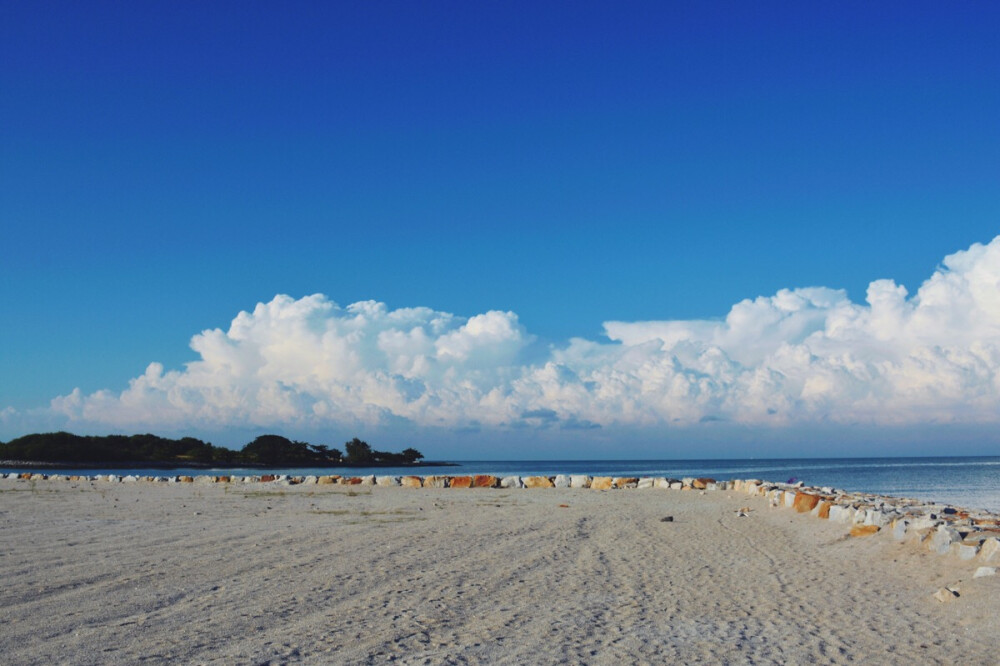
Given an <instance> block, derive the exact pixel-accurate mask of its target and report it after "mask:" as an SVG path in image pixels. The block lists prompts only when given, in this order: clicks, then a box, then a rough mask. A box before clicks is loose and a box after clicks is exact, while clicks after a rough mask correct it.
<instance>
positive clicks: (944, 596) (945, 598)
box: [934, 587, 958, 604]
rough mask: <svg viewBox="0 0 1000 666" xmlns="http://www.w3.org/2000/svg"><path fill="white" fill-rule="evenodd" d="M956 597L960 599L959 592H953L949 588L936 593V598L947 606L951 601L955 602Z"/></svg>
mask: <svg viewBox="0 0 1000 666" xmlns="http://www.w3.org/2000/svg"><path fill="white" fill-rule="evenodd" d="M956 597H958V590H953V589H950V588H947V587H942V588H941V589H940V590H938V591H937V592H935V593H934V598H935V599H937V600H938V601H940V602H941V603H943V604H946V603H948V602H949V601H954V600H955V598H956Z"/></svg>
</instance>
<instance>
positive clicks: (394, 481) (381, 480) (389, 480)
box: [375, 476, 399, 486]
mask: <svg viewBox="0 0 1000 666" xmlns="http://www.w3.org/2000/svg"><path fill="white" fill-rule="evenodd" d="M375 485H376V486H398V485H399V477H398V476H376V477H375Z"/></svg>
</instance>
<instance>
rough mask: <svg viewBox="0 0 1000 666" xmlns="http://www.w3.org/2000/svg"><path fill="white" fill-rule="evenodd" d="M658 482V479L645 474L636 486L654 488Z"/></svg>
mask: <svg viewBox="0 0 1000 666" xmlns="http://www.w3.org/2000/svg"><path fill="white" fill-rule="evenodd" d="M655 483H656V479H654V478H653V477H651V476H644V477H642V478H641V479H639V485H637V486H636V488H652V487H653V486H654V485H655Z"/></svg>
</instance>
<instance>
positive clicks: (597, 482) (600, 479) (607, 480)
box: [590, 476, 614, 490]
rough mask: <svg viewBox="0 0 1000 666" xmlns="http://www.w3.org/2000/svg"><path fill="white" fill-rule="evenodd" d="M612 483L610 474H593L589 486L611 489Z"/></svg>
mask: <svg viewBox="0 0 1000 666" xmlns="http://www.w3.org/2000/svg"><path fill="white" fill-rule="evenodd" d="M612 483H614V479H612V478H611V477H610V476H595V477H594V478H593V479H591V481H590V487H591V489H592V490H611V485H612Z"/></svg>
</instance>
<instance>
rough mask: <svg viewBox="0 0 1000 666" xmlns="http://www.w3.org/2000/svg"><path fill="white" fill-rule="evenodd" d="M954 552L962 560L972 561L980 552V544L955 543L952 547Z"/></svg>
mask: <svg viewBox="0 0 1000 666" xmlns="http://www.w3.org/2000/svg"><path fill="white" fill-rule="evenodd" d="M951 549H952V551H953V552H954V553H955V554H956V555H958V559H960V560H971V559H972V558H974V557H975V556H976V554H977V553H978V552H979V544H978V543H975V544H973V543H961V542H960V543H953V544H952V545H951Z"/></svg>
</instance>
